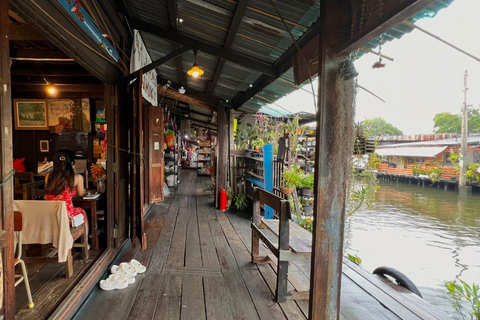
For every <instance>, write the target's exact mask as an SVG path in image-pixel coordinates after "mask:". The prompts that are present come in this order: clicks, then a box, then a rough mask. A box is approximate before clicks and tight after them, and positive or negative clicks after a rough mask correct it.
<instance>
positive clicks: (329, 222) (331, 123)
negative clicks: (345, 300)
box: [308, 0, 354, 320]
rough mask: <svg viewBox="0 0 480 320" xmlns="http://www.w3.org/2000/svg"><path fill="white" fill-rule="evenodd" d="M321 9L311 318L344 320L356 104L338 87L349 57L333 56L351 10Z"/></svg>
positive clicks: (340, 6)
mask: <svg viewBox="0 0 480 320" xmlns="http://www.w3.org/2000/svg"><path fill="white" fill-rule="evenodd" d="M320 6H321V7H320V12H321V15H320V30H321V32H320V33H321V34H320V44H319V45H320V47H319V65H318V67H319V70H318V72H319V74H318V76H319V91H318V92H319V94H318V109H317V130H316V145H315V202H314V211H313V217H314V218H313V246H312V264H311V275H310V302H309V303H310V305H309V317H308V318H309V319H312V320H320V319H321V320H333V319H338V318H339V315H340V289H341V278H342V254H343V237H344V222H345V199H346V187H345V186H346V176H347V172H348V167H349V165H348V161H349V159H350V158H349V157H351V155H352V154H353V141H354V140H353V121H354V119H353V111H352V110H353V103H348V101H349V99H345V97H344V96H343V95H342V94H340V92H339V90H337V87H336V85H337V74H338V69H339V64H340V62H342V61H344V60H346V55H343V56H340V55H335V52H338V50H337V48H338V47H339V46H340V45H341V44H342V43H344V42H345V41H347V40H348V36H349V33H350V30H349V29H348V28H349V25H350V24H349V18H350V10H351V9H350V7H349V6H348V5H346V3H345V2H339V1H335V0H325V1H322V2H321V4H320ZM332 35H335V36H332ZM339 81H341V80H339ZM350 81H353V80H350ZM352 88H353V83H352ZM351 93H352V94H353V90H352V92H351ZM344 99H345V100H344ZM348 104H350V105H348ZM339 106H341V107H339ZM349 143H351V151H350V148H349ZM349 152H350V154H349V155H348V153H349Z"/></svg>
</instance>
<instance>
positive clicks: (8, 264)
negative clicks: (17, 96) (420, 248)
mask: <svg viewBox="0 0 480 320" xmlns="http://www.w3.org/2000/svg"><path fill="white" fill-rule="evenodd" d="M8 9H9V4H8V0H0V141H1V142H0V143H1V149H0V153H1V161H0V167H1V168H0V169H1V173H2V178H1V181H2V182H3V183H4V184H3V186H2V187H1V196H0V203H1V208H2V215H1V218H0V233H2V236H1V237H0V238H1V239H4V241H0V250H1V251H2V254H1V255H0V258H1V260H2V261H0V263H2V265H1V268H2V270H0V280H1V282H2V283H1V284H0V290H2V292H0V306H2V305H3V308H2V309H1V310H0V314H1V313H3V315H4V319H7V320H9V319H13V318H14V316H15V278H14V274H15V273H14V272H15V269H14V265H13V262H14V261H13V256H14V248H13V182H12V181H13V179H10V180H8V181H7V182H5V180H6V179H7V178H8V177H10V176H11V174H12V169H13V168H12V159H13V152H12V102H11V100H12V92H11V81H10V58H9V54H10V52H9V43H8V41H9V40H8V22H9V16H8V15H9V14H8Z"/></svg>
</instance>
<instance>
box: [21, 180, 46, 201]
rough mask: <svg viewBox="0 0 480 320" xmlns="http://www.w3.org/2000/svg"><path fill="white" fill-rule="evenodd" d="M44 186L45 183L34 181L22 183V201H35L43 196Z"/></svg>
mask: <svg viewBox="0 0 480 320" xmlns="http://www.w3.org/2000/svg"><path fill="white" fill-rule="evenodd" d="M43 186H45V181H43V180H40V181H35V182H29V183H24V184H23V185H22V194H23V197H22V198H23V200H36V199H37V197H42V198H43V196H45V190H44V189H42V187H43Z"/></svg>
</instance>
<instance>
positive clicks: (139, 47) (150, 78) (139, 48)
mask: <svg viewBox="0 0 480 320" xmlns="http://www.w3.org/2000/svg"><path fill="white" fill-rule="evenodd" d="M151 62H152V59H151V58H150V55H149V54H148V52H147V49H146V48H145V44H144V43H143V40H142V36H141V35H140V32H138V30H134V33H133V48H132V56H131V57H130V73H133V72H135V71H137V70H138V69H140V68H143V67H145V66H146V65H147V64H150V63H151ZM157 92H158V90H157V71H155V69H153V70H151V71H149V72H147V73H145V74H144V75H143V79H142V96H143V97H144V98H145V100H147V101H148V102H150V103H151V104H152V105H153V106H155V107H156V106H158V103H157V99H158V93H157Z"/></svg>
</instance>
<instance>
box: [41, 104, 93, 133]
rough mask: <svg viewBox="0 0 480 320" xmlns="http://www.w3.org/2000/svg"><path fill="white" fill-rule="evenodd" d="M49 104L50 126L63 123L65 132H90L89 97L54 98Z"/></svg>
mask: <svg viewBox="0 0 480 320" xmlns="http://www.w3.org/2000/svg"><path fill="white" fill-rule="evenodd" d="M47 106H48V124H49V125H50V126H56V125H62V126H63V132H90V130H91V127H90V101H89V99H74V100H71V99H53V100H48V101H47Z"/></svg>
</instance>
